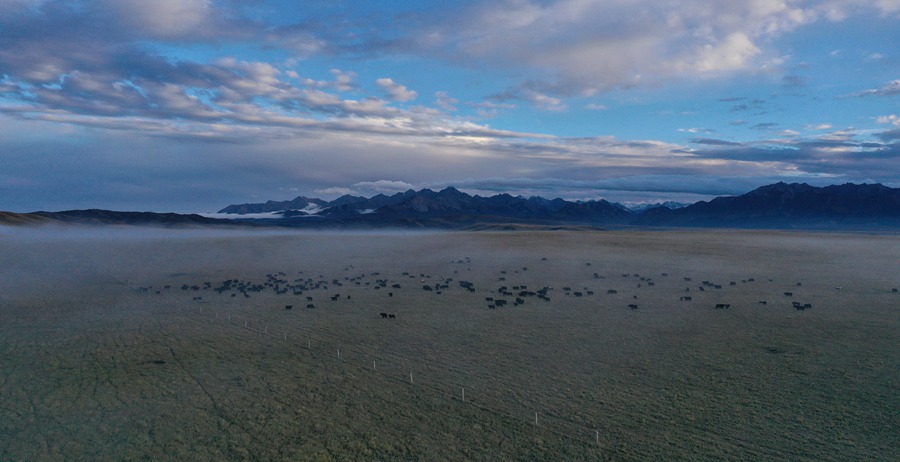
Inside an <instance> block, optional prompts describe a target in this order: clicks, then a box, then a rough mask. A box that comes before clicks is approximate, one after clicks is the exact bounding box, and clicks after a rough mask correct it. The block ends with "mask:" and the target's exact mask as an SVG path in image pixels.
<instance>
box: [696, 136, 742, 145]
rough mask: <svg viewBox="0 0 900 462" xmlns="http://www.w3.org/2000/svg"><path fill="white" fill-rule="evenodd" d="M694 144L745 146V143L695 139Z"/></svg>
mask: <svg viewBox="0 0 900 462" xmlns="http://www.w3.org/2000/svg"><path fill="white" fill-rule="evenodd" d="M691 143H693V144H705V145H708V146H743V143H736V142H734V141H725V140H717V139H714V138H694V139H692V140H691Z"/></svg>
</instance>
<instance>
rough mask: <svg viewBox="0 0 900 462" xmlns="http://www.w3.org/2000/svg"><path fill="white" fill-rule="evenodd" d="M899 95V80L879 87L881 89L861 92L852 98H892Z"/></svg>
mask: <svg viewBox="0 0 900 462" xmlns="http://www.w3.org/2000/svg"><path fill="white" fill-rule="evenodd" d="M894 95H900V79H897V80H891V81H890V82H887V83H885V84H884V85H882V86H881V88H875V89H870V90H863V91H861V92H859V93H857V94H855V95H854V96H857V97H860V98H862V97H866V96H894Z"/></svg>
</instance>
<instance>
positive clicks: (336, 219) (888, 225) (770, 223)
mask: <svg viewBox="0 0 900 462" xmlns="http://www.w3.org/2000/svg"><path fill="white" fill-rule="evenodd" d="M675 205H681V204H671V203H668V204H667V203H663V204H659V205H658V206H650V207H647V208H643V209H639V210H630V209H628V208H626V207H625V206H623V205H621V204H616V203H611V202H608V201H605V200H596V201H594V200H592V201H567V200H563V199H545V198H542V197H530V198H525V197H521V196H512V195H509V194H498V195H495V196H491V197H482V196H478V195H475V196H472V195H469V194H466V193H464V192H461V191H459V190H457V189H455V188H452V187H449V188H445V189H443V190H441V191H432V190H430V189H422V190H420V191H414V190H408V191H405V192H402V193H397V194H394V195H391V196H387V195H384V194H378V195H376V196H373V197H370V198H365V197H359V196H350V195H346V196H342V197H339V198H338V199H335V200H333V201H325V200H322V199H316V198H308V197H303V196H300V197H297V198H295V199H293V200H290V201H268V202H265V203H259V204H239V205H229V206H227V207H225V208H223V209H222V210H220V213H223V214H228V215H233V218H231V219H214V218H208V217H204V216H201V215H193V214H191V215H183V214H175V213H152V212H115V211H109V210H98V209H92V210H69V211H63V212H34V213H31V214H15V213H8V212H3V213H0V224H6V225H13V224H38V223H44V222H65V223H85V224H131V225H142V226H168V227H185V226H219V225H241V226H280V227H313V228H316V227H318V228H386V227H401V228H441V229H555V228H566V229H596V228H598V227H611V226H614V227H708V228H720V227H731V228H774V229H847V230H852V229H861V230H866V229H872V230H875V229H900V188H889V187H886V186H883V185H880V184H859V185H857V184H850V183H848V184H843V185H836V186H826V187H822V188H820V187H814V186H810V185H807V184H802V183H792V184H786V183H777V184H773V185H768V186H763V187H761V188H758V189H756V190H753V191H750V192H748V193H746V194H743V195H740V196H727V197H717V198H715V199H713V200H711V201H708V202H707V201H701V202H697V203H694V204H691V205H687V206H684V207H675ZM257 214H269V217H264V218H260V217H259V215H257Z"/></svg>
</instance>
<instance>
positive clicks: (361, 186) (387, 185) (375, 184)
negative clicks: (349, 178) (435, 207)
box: [353, 180, 415, 194]
mask: <svg viewBox="0 0 900 462" xmlns="http://www.w3.org/2000/svg"><path fill="white" fill-rule="evenodd" d="M353 188H354V189H356V190H358V191H364V192H367V193H375V194H394V193H398V192H404V191H408V190H410V189H415V187H414V186H413V185H411V184H409V183H407V182H405V181H397V180H378V181H360V182H358V183H355V184H354V185H353Z"/></svg>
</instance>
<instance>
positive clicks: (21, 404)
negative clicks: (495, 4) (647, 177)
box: [0, 228, 900, 461]
mask: <svg viewBox="0 0 900 462" xmlns="http://www.w3.org/2000/svg"><path fill="white" fill-rule="evenodd" d="M898 262H900V237H898V236H896V235H865V234H806V233H797V232H764V231H722V230H720V231H671V232H629V231H611V232H588V231H583V232H566V231H552V232H551V231H532V232H470V233H437V232H421V233H405V232H381V233H377V232H373V233H336V234H326V233H304V232H297V233H291V232H285V233H281V234H278V233H266V232H258V233H253V232H237V231H235V232H213V231H204V230H196V231H161V230H160V231H157V230H154V231H146V230H139V229H121V230H112V229H105V228H97V229H88V230H83V229H79V228H73V229H70V230H68V231H52V230H41V229H39V228H38V229H35V228H19V229H2V228H0V268H2V270H0V271H2V275H3V277H2V279H0V460H101V459H108V460H607V459H608V460H630V459H631V460H648V459H665V460H679V459H692V460H725V459H728V460H791V461H798V460H810V461H812V460H900V441H898V436H897V429H898V428H900V348H897V345H900V293H896V292H894V291H893V290H892V289H894V288H897V287H900V264H898ZM461 282H462V283H461ZM469 283H471V284H469ZM397 285H399V287H397ZM426 285H427V286H429V288H430V289H431V290H426V289H424V286H426ZM504 287H505V289H503V288H504ZM701 288H702V290H701ZM567 289H568V290H567ZM612 291H614V292H615V293H612ZM502 292H506V294H503V293H502ZM576 292H577V293H576ZM786 292H790V293H791V295H790V296H788V295H785V293H786ZM579 294H580V295H579ZM308 297H309V298H311V300H310V299H309V298H308ZM685 297H690V300H684V298H685ZM488 298H490V299H492V300H487V299H488ZM500 299H502V300H505V301H507V304H506V305H504V306H497V300H500ZM516 299H520V300H521V301H522V302H523V303H516ZM548 299H549V300H548ZM763 301H764V302H765V304H763V303H761V302H763ZM793 302H797V303H799V304H800V305H801V306H804V305H806V304H809V306H810V308H808V309H803V310H799V309H795V307H794V306H793V305H792V304H793ZM288 305H290V306H291V309H286V306H288ZM308 305H313V306H314V308H311V307H310V308H308V307H307V306H308ZM629 305H635V306H636V309H632V308H629ZM716 305H728V306H729V307H728V308H723V309H716ZM490 306H493V307H494V308H490ZM381 313H385V314H386V315H387V314H390V315H394V317H393V318H390V317H382V315H381ZM535 419H536V420H537V422H535ZM598 443H599V444H598Z"/></svg>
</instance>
